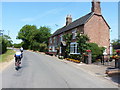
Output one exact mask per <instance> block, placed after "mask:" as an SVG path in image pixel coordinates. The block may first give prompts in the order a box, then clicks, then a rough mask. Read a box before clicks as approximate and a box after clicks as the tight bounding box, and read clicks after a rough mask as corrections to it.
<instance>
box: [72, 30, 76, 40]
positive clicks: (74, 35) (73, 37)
mask: <svg viewBox="0 0 120 90" xmlns="http://www.w3.org/2000/svg"><path fill="white" fill-rule="evenodd" d="M76 32H77V29H74V30H73V31H72V35H73V36H72V39H76Z"/></svg>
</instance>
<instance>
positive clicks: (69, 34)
mask: <svg viewBox="0 0 120 90" xmlns="http://www.w3.org/2000/svg"><path fill="white" fill-rule="evenodd" d="M63 39H64V40H65V42H66V50H65V52H66V54H67V56H68V54H69V53H70V43H71V40H72V34H71V33H67V34H64V35H63Z"/></svg>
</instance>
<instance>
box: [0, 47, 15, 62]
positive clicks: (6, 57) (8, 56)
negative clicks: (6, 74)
mask: <svg viewBox="0 0 120 90" xmlns="http://www.w3.org/2000/svg"><path fill="white" fill-rule="evenodd" d="M14 54H15V51H14V50H12V49H8V50H7V52H6V53H4V54H2V55H0V63H1V62H7V61H10V60H12V59H13V58H14Z"/></svg>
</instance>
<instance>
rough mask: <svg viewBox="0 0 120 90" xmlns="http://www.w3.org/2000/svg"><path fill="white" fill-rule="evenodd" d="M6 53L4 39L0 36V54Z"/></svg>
mask: <svg viewBox="0 0 120 90" xmlns="http://www.w3.org/2000/svg"><path fill="white" fill-rule="evenodd" d="M6 51H7V44H6V42H5V39H4V38H3V37H2V36H0V54H3V53H5V52H6Z"/></svg>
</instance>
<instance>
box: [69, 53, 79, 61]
mask: <svg viewBox="0 0 120 90" xmlns="http://www.w3.org/2000/svg"><path fill="white" fill-rule="evenodd" d="M70 58H72V59H76V60H80V58H81V57H80V55H79V54H70Z"/></svg>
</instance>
